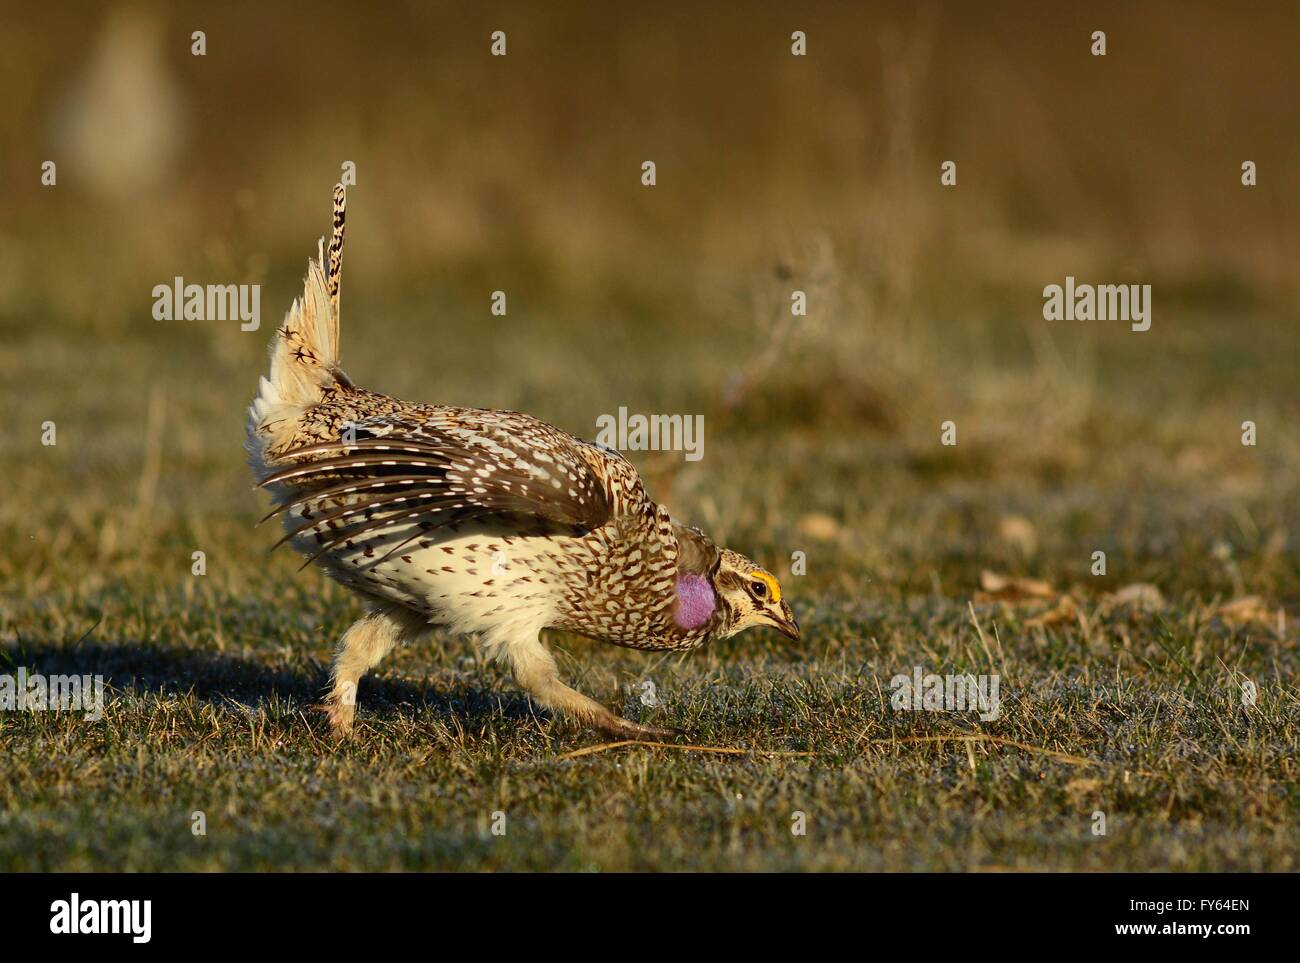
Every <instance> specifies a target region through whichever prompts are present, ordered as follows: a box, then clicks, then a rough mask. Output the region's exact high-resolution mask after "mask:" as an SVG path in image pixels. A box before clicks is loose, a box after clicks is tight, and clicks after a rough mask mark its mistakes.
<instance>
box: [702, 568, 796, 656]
mask: <svg viewBox="0 0 1300 963" xmlns="http://www.w3.org/2000/svg"><path fill="white" fill-rule="evenodd" d="M713 584H714V586H715V587H716V589H717V592H718V595H719V596H720V597H721V599H722V601H723V604H724V605H725V606H726V609H727V612H728V619H727V621H726V623H725V627H724V628H723V631H722V633H721V636H722V638H727V637H729V636H732V635H735V634H736V633H737V632H743V631H744V630H745V629H748V628H753V627H754V626H761V625H766V626H770V627H771V628H774V629H776V630H777V631H778V632H780V633H781V634H782V635H785V636H788V637H789V638H791V639H794V640H795V641H798V639H799V623H798V622H796V621H795V619H794V613H793V612H791V611H790V603H789V602H787V601H786V600H785V599H784V598H783V597H782V595H781V583H780V582H778V581H777V580H776V576H774V575H773V574H772V573H771V572H769V571H767V570H766V569H764V568H760V567H759V566H758V565H756V564H754V563H753V562H752V561H750V560H749V559H747V558H745V556H743V555H741V554H740V553H739V552H733V551H731V550H730V549H726V548H724V549H722V550H721V553H720V557H719V559H718V563H717V568H716V569H715V570H714V575H713Z"/></svg>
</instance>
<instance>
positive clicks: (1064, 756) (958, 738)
mask: <svg viewBox="0 0 1300 963" xmlns="http://www.w3.org/2000/svg"><path fill="white" fill-rule="evenodd" d="M866 742H867V744H868V745H872V746H897V745H903V744H905V743H923V742H964V743H967V744H969V743H973V742H991V743H993V744H995V745H999V746H1010V747H1012V748H1015V749H1021V750H1024V751H1025V752H1035V753H1038V754H1040V755H1044V756H1050V757H1051V758H1053V759H1055V760H1057V761H1058V762H1064V763H1067V764H1068V765H1071V766H1105V765H1108V763H1105V762H1102V761H1101V760H1100V759H1087V758H1085V757H1083V756H1072V755H1070V754H1069V753H1068V752H1058V751H1057V750H1055V749H1047V748H1044V747H1043V746H1034V745H1031V744H1029V743H1027V742H1017V741H1016V740H1015V739H1004V738H1002V737H1001V736H992V735H989V734H987V733H982V732H977V733H972V734H970V735H951V736H903V737H901V738H898V739H868V740H866ZM624 746H646V747H648V748H652V749H678V750H680V751H682V752H712V753H716V754H719V755H726V756H777V757H780V756H786V757H807V756H820V755H822V753H820V752H815V751H812V750H782V749H740V748H736V747H734V746H692V745H689V744H686V743H677V742H643V741H642V740H640V739H620V740H619V741H618V742H602V743H599V744H598V745H594V746H583V747H582V748H581V749H574V750H572V751H571V752H566V753H564V754H563V755H561V756H559V757H558V758H559V759H577V758H580V757H581V756H592V755H595V754H596V753H598V752H607V751H608V750H610V749H621V748H623V747H624Z"/></svg>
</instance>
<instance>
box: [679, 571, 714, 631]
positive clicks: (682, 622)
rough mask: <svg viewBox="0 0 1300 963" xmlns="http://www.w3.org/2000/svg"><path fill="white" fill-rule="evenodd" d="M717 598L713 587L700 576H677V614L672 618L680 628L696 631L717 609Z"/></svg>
mask: <svg viewBox="0 0 1300 963" xmlns="http://www.w3.org/2000/svg"><path fill="white" fill-rule="evenodd" d="M717 604H718V597H717V596H716V595H714V594H713V586H712V585H710V584H709V580H708V579H706V578H705V577H704V576H702V575H679V576H677V612H676V614H675V616H674V618H675V619H676V621H677V625H678V626H679V627H680V628H683V629H686V630H687V631H690V630H691V629H698V628H699V627H700V626H701V625H703V624H704V623H705V622H707V621H709V617H710V616H711V615H713V610H714V609H715V608H716V607H717Z"/></svg>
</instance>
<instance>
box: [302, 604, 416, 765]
mask: <svg viewBox="0 0 1300 963" xmlns="http://www.w3.org/2000/svg"><path fill="white" fill-rule="evenodd" d="M426 628H428V624H427V623H426V622H425V621H424V620H423V619H422V618H421V617H420V616H418V615H416V614H415V613H413V612H410V611H408V610H407V609H403V608H400V607H398V606H385V607H383V608H377V609H374V610H373V611H371V612H369V613H367V614H366V615H365V616H363V617H362V618H360V619H358V620H357V621H356V622H354V623H352V626H351V627H350V628H349V629H348V630H347V631H346V632H344V633H343V637H342V638H341V639H339V644H338V648H337V650H336V651H335V654H334V671H333V673H332V676H331V683H332V684H331V686H330V694H329V695H328V696H326V698H325V703H324V705H322V706H321V708H322V709H323V710H324V711H325V713H326V715H328V716H329V720H330V729H331V731H332V732H333V734H334V737H335V738H336V739H344V738H346V737H347V736H348V735H350V734H351V732H352V722H353V720H354V719H355V718H356V714H357V683H358V682H360V681H361V677H362V676H363V675H365V674H366V672H368V671H369V670H370V669H372V668H374V667H375V666H376V665H377V664H378V663H379V661H380V660H381V659H382V658H383V657H384V656H386V655H387V654H388V653H389V652H391V651H392V650H393V649H394V648H395V647H396V646H397V645H398V644H399V643H402V644H404V643H406V642H409V641H411V640H412V639H414V638H415V637H416V636H418V635H419V634H420V633H421V632H422V631H424V630H425V629H426Z"/></svg>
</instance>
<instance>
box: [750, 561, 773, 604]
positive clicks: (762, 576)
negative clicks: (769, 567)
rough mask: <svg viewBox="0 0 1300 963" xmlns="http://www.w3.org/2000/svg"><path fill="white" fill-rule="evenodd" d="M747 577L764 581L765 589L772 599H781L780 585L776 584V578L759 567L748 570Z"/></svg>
mask: <svg viewBox="0 0 1300 963" xmlns="http://www.w3.org/2000/svg"><path fill="white" fill-rule="evenodd" d="M749 577H750V578H756V579H759V580H760V581H762V582H766V583H767V591H768V593H769V594H770V595H771V596H772V601H773V602H779V601H781V586H780V585H778V584H777V581H776V579H774V578H773V577H772V576H770V575H768V574H767V573H766V572H764V571H760V570H759V569H754V571H752V572H750V573H749Z"/></svg>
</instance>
